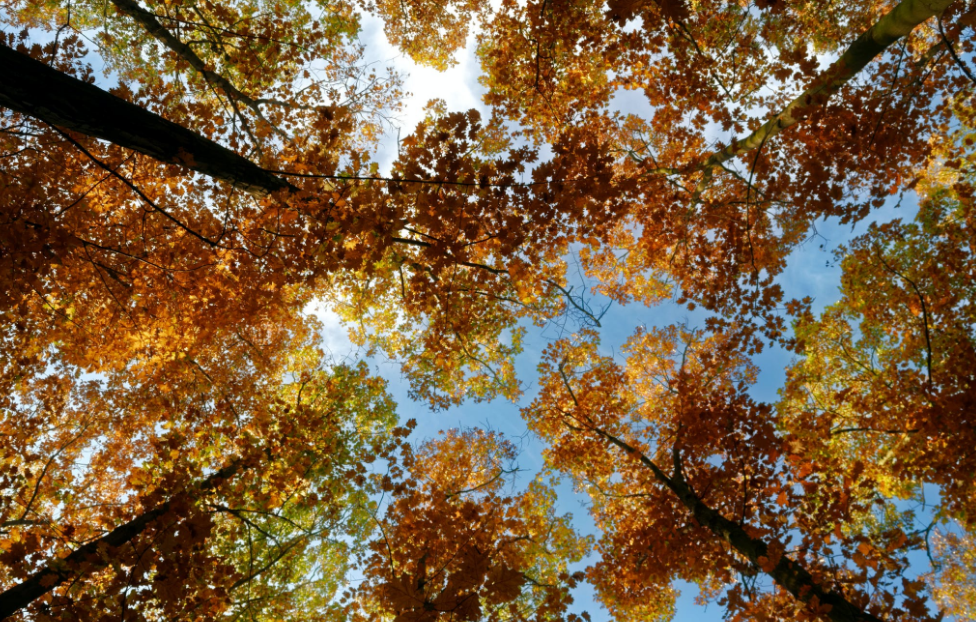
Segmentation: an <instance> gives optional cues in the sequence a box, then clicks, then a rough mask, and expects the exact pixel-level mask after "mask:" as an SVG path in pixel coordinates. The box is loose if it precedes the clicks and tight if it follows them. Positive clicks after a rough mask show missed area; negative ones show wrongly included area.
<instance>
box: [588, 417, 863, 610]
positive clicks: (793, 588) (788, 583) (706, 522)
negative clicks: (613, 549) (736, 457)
mask: <svg viewBox="0 0 976 622" xmlns="http://www.w3.org/2000/svg"><path fill="white" fill-rule="evenodd" d="M592 431H593V432H595V433H596V434H598V435H599V436H602V437H603V438H605V439H607V440H608V441H609V442H610V443H612V444H614V445H616V446H617V447H619V448H620V449H622V450H624V451H625V452H627V453H629V454H631V455H635V456H637V457H638V458H639V459H640V461H641V464H643V465H644V466H645V467H647V468H648V469H650V471H651V472H652V473H653V474H654V478H655V479H657V480H658V481H659V482H660V483H661V484H663V485H664V486H665V487H666V488H667V489H668V490H670V491H671V492H672V493H674V495H675V496H676V497H677V498H678V499H679V500H680V502H681V505H683V506H684V507H685V509H686V510H688V512H689V513H690V514H691V515H692V516H693V517H694V519H695V521H696V522H697V523H698V524H699V525H701V526H702V527H704V528H705V529H707V530H709V531H710V532H712V533H713V534H714V535H715V536H716V537H718V538H721V539H722V540H724V541H725V542H727V543H728V544H729V546H731V547H732V548H733V549H735V550H736V551H737V552H738V553H739V554H740V555H742V556H743V557H745V558H746V559H748V560H749V561H750V562H752V563H753V564H755V566H756V567H757V568H761V567H762V564H761V563H760V561H761V560H760V559H759V558H760V557H765V558H767V559H768V558H769V546H768V545H767V544H766V543H765V542H763V541H762V540H760V539H759V538H753V537H752V536H750V535H749V534H748V533H747V532H746V530H745V529H743V528H742V526H741V525H739V524H738V523H736V522H735V521H732V520H729V519H728V518H726V517H724V516H722V515H721V514H720V513H719V512H718V511H716V510H715V509H714V508H711V507H709V506H708V505H706V504H705V502H704V501H702V500H701V498H700V497H699V496H698V495H696V494H695V492H694V490H693V489H692V488H691V486H689V485H688V482H686V481H685V479H684V476H683V475H682V473H681V459H680V457H679V456H678V454H677V451H675V454H674V473H673V474H672V475H671V476H668V475H667V474H666V473H665V472H664V471H663V470H662V469H661V468H660V467H658V466H657V464H655V463H654V461H652V460H651V459H650V458H648V457H647V456H645V455H644V454H643V453H641V452H639V451H637V449H635V448H634V447H632V446H630V445H629V444H627V443H626V442H624V441H623V440H621V439H619V438H617V437H616V436H613V435H611V434H608V433H607V432H605V431H603V430H601V429H599V428H592ZM764 572H766V574H768V575H769V576H770V577H771V578H772V579H773V581H775V582H776V584H777V585H779V586H780V587H782V588H783V589H784V590H786V591H787V592H789V593H790V594H791V595H792V596H793V597H794V598H796V599H797V600H799V601H801V602H804V603H809V602H810V601H812V600H813V599H814V598H816V599H817V601H818V602H819V603H820V604H821V605H830V611H829V612H828V613H827V617H828V618H830V619H831V621H832V622H882V620H881V619H880V618H878V617H877V616H873V615H871V614H870V613H868V612H866V611H864V610H863V609H861V608H860V607H858V606H857V605H855V604H853V603H852V602H850V601H849V600H847V599H846V598H844V596H843V595H842V594H839V593H838V592H835V591H833V590H828V589H824V588H823V587H821V585H820V584H818V583H817V582H816V581H815V580H814V578H813V575H811V574H810V572H809V571H808V570H807V569H806V568H804V567H803V566H802V565H801V564H800V563H799V562H796V561H794V560H792V559H790V558H789V557H787V556H786V555H783V556H781V557H780V558H779V561H778V562H777V563H776V565H775V566H774V567H773V568H772V570H768V571H766V570H764Z"/></svg>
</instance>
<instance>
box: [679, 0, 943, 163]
mask: <svg viewBox="0 0 976 622" xmlns="http://www.w3.org/2000/svg"><path fill="white" fill-rule="evenodd" d="M952 2H953V0H902V2H901V3H899V4H898V5H897V6H896V7H895V8H893V9H891V11H889V12H888V13H886V14H885V15H884V16H883V17H882V18H881V19H880V20H878V22H877V23H876V24H874V25H873V26H871V28H869V29H868V30H867V31H866V32H864V33H863V34H862V35H861V36H860V37H858V38H857V39H856V40H855V41H854V43H852V44H851V46H850V47H849V48H847V51H845V52H844V54H843V55H841V57H840V58H838V59H837V60H836V61H835V62H834V63H833V64H832V65H831V66H830V67H828V68H827V70H826V71H824V72H823V73H822V74H821V75H820V76H819V77H818V78H817V80H816V81H815V83H814V85H813V86H811V87H810V88H808V89H807V90H806V91H804V92H803V93H801V94H800V96H799V97H797V98H796V99H794V100H793V101H792V102H790V103H789V105H787V106H786V108H784V109H783V110H782V112H780V113H779V114H777V115H775V116H774V117H772V118H771V119H769V120H768V121H766V123H764V124H763V125H762V126H760V127H759V128H758V129H757V130H756V131H754V132H753V133H752V134H749V135H748V136H746V137H745V138H742V139H741V140H734V141H733V142H732V144H731V145H729V146H728V147H726V148H725V149H722V150H721V151H718V152H716V153H713V154H712V155H710V156H709V157H708V159H706V160H705V161H704V162H702V164H701V165H700V166H699V167H698V169H697V170H700V171H704V172H705V174H706V177H707V176H709V173H710V172H711V170H712V169H714V168H715V167H716V166H719V165H721V164H724V163H725V162H728V161H729V160H731V159H732V158H734V157H736V156H739V155H742V154H743V153H746V152H749V151H752V150H753V149H756V148H757V147H759V145H761V144H763V142H764V141H766V140H768V139H769V138H770V137H772V136H774V135H776V134H778V133H780V132H781V131H783V130H785V129H786V128H788V127H790V126H791V125H795V124H797V123H799V122H800V121H801V120H803V119H804V118H805V117H806V116H807V115H808V114H809V113H810V112H812V111H813V110H814V109H815V108H818V107H820V106H823V105H824V104H825V103H826V102H827V100H828V99H829V98H830V96H831V95H833V94H834V93H836V92H837V91H839V90H840V89H841V87H842V86H844V85H845V84H847V83H848V82H849V81H850V79H851V78H853V77H854V76H855V75H857V73H858V72H860V71H861V70H862V69H864V67H865V66H866V65H867V64H868V63H869V62H871V61H872V60H874V58H875V57H876V56H878V55H879V54H881V53H882V52H884V51H885V50H886V49H887V48H888V47H889V46H890V45H891V44H892V43H894V42H895V41H897V40H898V39H901V38H902V37H904V36H906V35H907V34H908V33H910V32H911V31H912V30H914V29H915V27H916V26H918V25H920V24H922V23H923V22H925V21H926V20H928V19H930V18H932V17H935V16H937V15H941V14H942V12H943V11H945V9H946V7H948V6H949V5H950V4H952Z"/></svg>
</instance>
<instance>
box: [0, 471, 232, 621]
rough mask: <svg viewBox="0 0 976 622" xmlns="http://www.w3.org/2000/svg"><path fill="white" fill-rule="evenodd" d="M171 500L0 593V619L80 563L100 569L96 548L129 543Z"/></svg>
mask: <svg viewBox="0 0 976 622" xmlns="http://www.w3.org/2000/svg"><path fill="white" fill-rule="evenodd" d="M242 468H244V467H243V466H242V463H241V462H240V461H236V462H234V463H233V464H230V465H228V466H226V467H224V468H222V469H220V470H219V471H217V472H216V473H214V474H213V475H211V476H210V477H208V478H207V479H205V480H203V481H202V482H201V483H200V484H199V485H198V486H197V487H196V489H197V491H198V492H207V491H209V490H212V489H214V488H215V487H216V486H218V485H219V484H220V483H221V482H222V481H224V480H227V479H229V478H231V477H233V476H234V475H236V474H237V473H238V472H239V471H240V470H242ZM186 494H188V493H185V492H184V493H180V495H186ZM175 500H176V497H174V498H172V499H170V500H169V501H166V502H164V503H161V504H159V505H157V506H156V507H154V508H153V509H151V510H148V511H146V512H143V513H142V514H140V515H139V516H137V517H135V518H133V519H132V520H130V521H129V522H127V523H125V524H122V525H119V526H118V527H116V528H115V529H113V530H112V531H110V532H108V533H107V534H105V535H104V536H102V537H101V538H98V539H97V540H92V541H91V542H88V543H86V544H85V545H83V546H81V547H79V548H77V549H75V550H74V551H73V552H72V553H71V554H70V555H68V556H67V557H62V558H59V559H56V560H52V561H51V562H49V563H48V564H47V566H45V567H44V568H42V569H41V570H39V571H37V572H36V573H34V575H32V576H31V577H30V578H28V579H25V580H24V581H22V582H20V583H18V584H17V585H15V586H13V587H11V588H8V589H7V590H6V591H4V592H3V593H0V620H4V619H6V618H7V617H8V616H12V615H13V614H15V613H17V612H18V611H20V610H21V609H23V608H24V607H26V606H28V605H29V604H31V603H32V602H34V601H35V600H37V599H38V598H40V597H41V596H43V595H45V594H47V593H48V592H50V591H51V590H53V589H54V588H56V587H58V586H59V585H61V584H63V583H65V582H67V581H69V580H71V579H73V578H75V577H77V576H78V575H79V574H81V573H80V572H79V571H78V570H76V569H77V568H78V566H79V565H80V564H82V563H86V564H87V566H86V571H85V572H92V571H96V570H100V569H102V568H104V567H105V566H107V565H108V563H107V562H105V561H103V558H102V552H101V551H100V548H104V547H106V546H107V547H108V548H109V551H111V549H114V548H118V547H120V546H122V545H123V544H126V543H127V542H131V541H132V540H133V539H135V538H136V537H137V536H138V535H139V534H141V533H142V532H143V531H145V530H146V528H147V527H149V525H151V524H152V523H153V522H154V521H156V520H157V519H159V518H160V517H162V516H164V515H165V514H166V513H167V512H169V510H170V507H171V506H172V505H173V502H174V501H175Z"/></svg>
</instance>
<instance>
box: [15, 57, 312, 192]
mask: <svg viewBox="0 0 976 622" xmlns="http://www.w3.org/2000/svg"><path fill="white" fill-rule="evenodd" d="M0 106H2V107H5V108H9V109H11V110H16V111H17V112H20V113H23V114H26V115H29V116H31V117H34V118H35V119H39V120H41V121H44V122H45V123H49V124H51V125H56V126H58V127H61V128H64V129H67V130H70V131H72V132H78V133H80V134H85V135H88V136H93V137H95V138H101V139H103V140H107V141H109V142H112V143H115V144H116V145H119V146H120V147H125V148H127V149H132V150H133V151H138V152H139V153H143V154H146V155H148V156H150V157H152V158H155V159H157V160H160V161H162V162H170V163H174V164H180V165H182V166H185V167H187V168H189V169H191V170H193V171H196V172H198V173H202V174H204V175H207V176H208V177H213V178H215V179H220V180H222V181H226V182H228V183H230V184H233V185H234V186H235V187H238V188H241V189H242V190H244V191H246V192H249V193H251V194H253V195H256V196H264V195H268V194H271V193H272V192H277V191H279V190H294V189H295V188H294V186H292V185H291V184H289V183H288V182H287V181H285V180H283V179H281V178H280V177H278V176H276V175H274V174H273V173H271V172H269V171H266V170H264V169H263V168H261V167H260V166H258V165H257V164H255V163H254V162H251V161H250V160H248V159H247V158H245V157H243V156H241V155H239V154H237V153H235V152H234V151H232V150H230V149H228V148H226V147H223V146H221V145H219V144H217V143H215V142H214V141H212V140H210V139H208V138H204V137H203V136H200V135H199V134H197V133H196V132H193V131H191V130H188V129H187V128H185V127H183V126H181V125H179V124H177V123H173V122H172V121H168V120H167V119H164V118H163V117H161V116H159V115H157V114H155V113H153V112H150V111H148V110H146V109H144V108H140V107H139V106H137V105H135V104H132V103H130V102H127V101H125V100H123V99H121V98H118V97H116V96H114V95H112V94H111V93H108V92H106V91H103V90H102V89H100V88H98V87H97V86H95V85H93V84H88V83H87V82H83V81H81V80H79V79H77V78H73V77H71V76H69V75H66V74H64V73H61V72H60V71H57V70H56V69H52V68H51V67H48V66H47V65H45V64H44V63H42V62H40V61H37V60H34V59H33V58H31V57H29V56H27V55H25V54H20V53H19V52H17V51H15V50H13V49H11V48H9V47H7V46H6V45H3V44H0Z"/></svg>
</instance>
